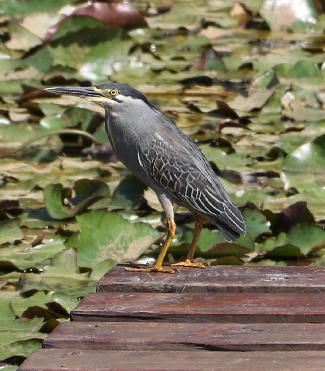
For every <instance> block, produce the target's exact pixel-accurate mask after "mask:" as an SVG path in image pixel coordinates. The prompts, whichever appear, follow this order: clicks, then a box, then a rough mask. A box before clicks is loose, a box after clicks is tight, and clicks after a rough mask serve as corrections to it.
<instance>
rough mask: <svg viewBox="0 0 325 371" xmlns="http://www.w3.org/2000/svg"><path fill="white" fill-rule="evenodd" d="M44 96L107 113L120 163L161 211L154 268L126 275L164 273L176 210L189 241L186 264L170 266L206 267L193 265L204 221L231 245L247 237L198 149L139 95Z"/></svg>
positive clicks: (118, 87) (103, 91)
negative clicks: (183, 216) (74, 99)
mask: <svg viewBox="0 0 325 371" xmlns="http://www.w3.org/2000/svg"><path fill="white" fill-rule="evenodd" d="M45 90H46V91H48V92H52V93H56V94H65V95H76V96H79V97H81V98H84V99H87V100H89V101H92V102H95V103H97V104H99V105H100V106H102V107H103V108H104V109H105V127H106V131H107V134H108V137H109V140H110V142H111V144H112V146H113V149H114V150H115V152H116V154H117V156H118V157H119V159H120V160H121V161H122V162H123V164H124V165H125V166H126V167H127V168H128V169H129V170H130V171H132V172H133V173H134V174H135V175H136V176H137V177H138V178H139V179H141V180H142V181H143V182H144V183H146V184H147V185H148V186H149V187H151V188H152V189H153V190H154V191H155V192H156V194H157V196H158V199H159V201H160V203H161V205H162V207H163V209H164V211H165V214H166V217H167V220H168V235H167V238H166V240H165V242H164V244H163V247H162V250H161V252H160V254H159V256H158V259H157V262H156V264H155V265H154V266H151V267H145V268H127V270H129V271H145V272H152V271H158V272H168V273H174V270H173V269H166V268H163V267H162V264H163V260H164V257H165V255H166V253H167V250H168V247H169V245H170V242H171V241H172V239H173V237H174V236H175V231H176V224H175V221H174V206H175V205H176V204H177V205H181V206H184V207H185V208H187V209H189V210H190V211H191V212H192V213H193V214H194V217H195V229H194V236H193V241H192V244H191V247H190V250H189V252H188V254H187V258H186V260H185V261H184V262H180V263H175V264H172V265H176V266H177V265H182V266H187V267H197V268H204V265H203V264H196V263H194V262H193V257H194V252H195V248H196V244H197V241H198V239H199V236H200V233H201V230H202V226H203V219H202V218H207V219H209V220H212V221H214V222H215V223H216V224H217V226H218V228H219V230H220V232H221V233H222V235H223V236H224V238H225V239H226V240H227V241H229V242H231V241H234V240H236V239H237V238H238V237H239V236H240V235H241V234H242V235H244V234H246V226H245V223H244V220H243V217H242V215H241V213H240V211H239V210H238V208H237V207H236V206H235V205H234V204H233V203H232V201H231V200H230V198H229V196H228V194H227V193H226V191H225V189H224V188H223V186H222V184H221V183H220V180H219V179H218V177H217V176H216V174H215V172H214V171H213V170H212V168H211V165H210V164H209V162H208V160H207V159H206V158H205V156H204V155H203V154H202V153H201V151H200V150H199V149H198V148H197V147H196V145H195V144H194V143H193V142H192V141H191V140H190V139H189V138H188V137H187V136H186V135H185V134H184V133H183V132H182V131H180V130H179V129H178V128H177V126H176V124H175V123H174V122H173V121H172V120H171V119H170V118H169V117H167V116H166V115H164V114H163V113H162V112H161V111H160V110H159V109H157V108H156V107H154V106H153V105H152V104H151V103H150V102H149V101H148V100H147V98H146V97H145V96H144V95H143V94H142V93H140V92H139V91H138V90H136V89H134V88H132V87H130V86H128V85H124V84H116V83H107V84H101V85H98V86H94V87H86V88H84V87H57V88H48V89H45Z"/></svg>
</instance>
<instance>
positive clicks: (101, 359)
mask: <svg viewBox="0 0 325 371" xmlns="http://www.w3.org/2000/svg"><path fill="white" fill-rule="evenodd" d="M324 364H325V352H323V351H319V352H314V351H306V352H304V351H302V352H210V351H201V350H193V351H191V352H186V351H179V352H178V351H166V352H151V351H129V352H127V354H126V352H125V351H102V350H97V351H96V350H68V351H66V350H63V349H38V350H36V351H35V352H34V353H33V354H32V355H31V356H30V357H28V358H27V360H26V361H25V362H24V363H23V364H22V365H21V367H20V368H19V370H20V371H40V370H42V371H59V370H60V371H62V370H69V371H72V370H73V371H74V370H75V371H92V370H97V371H101V370H110V371H140V370H141V371H174V370H177V371H183V370H184V371H248V370H249V371H262V370H263V371H264V370H267V371H293V370H294V371H307V370H308V371H322V370H324Z"/></svg>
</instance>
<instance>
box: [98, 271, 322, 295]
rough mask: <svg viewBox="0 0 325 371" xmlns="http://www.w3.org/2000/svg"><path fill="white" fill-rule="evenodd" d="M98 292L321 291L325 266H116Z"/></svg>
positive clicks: (102, 281) (100, 283) (104, 277)
mask: <svg viewBox="0 0 325 371" xmlns="http://www.w3.org/2000/svg"><path fill="white" fill-rule="evenodd" d="M97 291H98V292H182V293H184V292H188V293H196V292H200V293H204V292H224V293H225V292H234V293H235V292H264V293H266V292H273V293H298V292H299V293H321V292H325V267H246V266H230V265H227V266H215V267H207V268H206V269H191V268H184V267H183V268H182V267H180V268H178V273H176V274H173V275H171V274H157V273H154V272H153V273H135V272H126V271H125V269H124V267H122V266H116V267H114V268H113V269H112V270H110V271H109V272H108V273H107V274H105V276H103V277H102V278H101V279H100V281H99V282H98V284H97Z"/></svg>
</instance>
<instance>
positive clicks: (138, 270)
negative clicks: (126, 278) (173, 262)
mask: <svg viewBox="0 0 325 371" xmlns="http://www.w3.org/2000/svg"><path fill="white" fill-rule="evenodd" d="M125 270H126V271H127V272H161V273H170V274H174V273H175V271H174V269H165V268H162V267H156V266H154V267H148V268H125Z"/></svg>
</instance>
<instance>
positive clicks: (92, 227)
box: [65, 210, 161, 268]
mask: <svg viewBox="0 0 325 371" xmlns="http://www.w3.org/2000/svg"><path fill="white" fill-rule="evenodd" d="M77 220H78V222H79V223H80V231H79V232H77V233H75V234H74V235H72V236H71V237H70V238H68V239H67V241H66V242H65V245H66V246H67V247H76V248H77V249H78V266H79V267H89V268H94V267H95V266H96V265H97V264H99V263H100V262H102V261H104V260H106V259H112V260H113V261H115V262H116V263H122V262H127V261H129V260H134V259H137V258H138V257H139V256H140V255H141V254H142V253H143V252H144V251H145V250H146V249H147V248H148V247H150V245H151V244H152V243H153V242H154V241H156V240H157V239H158V238H159V237H160V236H161V234H160V233H159V232H158V231H156V230H155V229H154V228H152V227H151V226H150V225H148V224H146V223H134V224H132V223H130V222H129V221H127V220H125V219H124V218H122V217H121V216H120V215H117V214H114V213H111V212H106V211H104V210H92V211H90V212H89V213H87V214H82V215H80V216H77Z"/></svg>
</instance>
